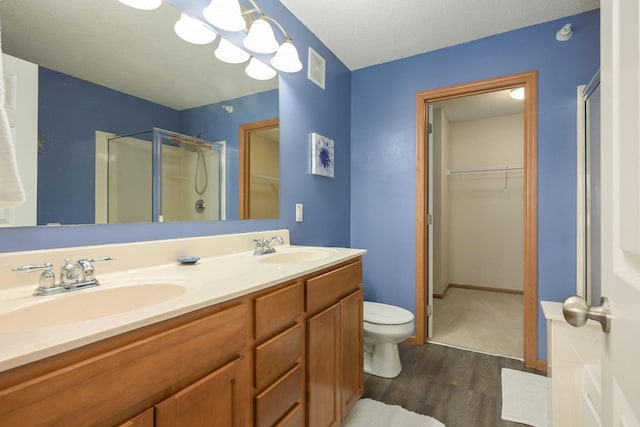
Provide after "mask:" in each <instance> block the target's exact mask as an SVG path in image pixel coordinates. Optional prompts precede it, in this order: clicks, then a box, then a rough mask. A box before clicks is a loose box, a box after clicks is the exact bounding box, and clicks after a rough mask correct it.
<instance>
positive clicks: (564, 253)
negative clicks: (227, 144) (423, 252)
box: [351, 11, 600, 359]
mask: <svg viewBox="0 0 640 427" xmlns="http://www.w3.org/2000/svg"><path fill="white" fill-rule="evenodd" d="M599 17H600V15H599V11H593V12H588V13H585V14H580V15H577V16H572V17H568V18H563V19H561V20H557V21H553V22H548V23H544V24H540V25H535V26H532V27H527V28H524V29H521V30H516V31H511V32H508V33H504V34H499V35H496V36H493V37H488V38H485V39H481V40H477V41H473V42H469V43H465V44H461V45H457V46H453V47H450V48H446V49H442V50H438V51H434V52H430V53H427V54H423V55H418V56H414V57H411V58H408V59H404V60H399V61H394V62H391V63H387V64H382V65H378V66H373V67H369V68H365V69H362V70H358V71H355V72H353V74H352V83H351V84H352V97H351V105H352V107H351V110H352V133H351V146H352V159H353V160H352V162H351V189H352V203H351V244H352V246H354V247H364V248H367V249H368V250H369V253H368V255H367V257H365V261H364V289H365V298H367V299H368V300H372V301H381V302H386V303H389V304H395V305H399V306H402V307H405V308H407V309H409V310H412V311H415V310H414V309H415V277H416V272H415V248H416V240H415V233H416V229H415V210H416V200H415V189H416V175H415V145H416V142H415V132H416V117H415V96H416V93H417V92H420V91H425V90H429V89H436V88H440V87H444V86H450V85H455V84H460V83H466V82H471V81H476V80H482V79H487V78H492V77H498V76H503V75H508V74H513V73H519V72H524V71H529V70H538V298H539V299H541V300H551V301H561V300H562V299H563V298H565V297H567V296H569V295H571V294H572V293H574V292H575V280H576V278H575V252H576V249H575V238H576V235H575V230H576V218H575V216H576V214H575V212H576V205H575V200H576V184H575V181H576V86H578V85H580V84H585V83H588V82H589V80H590V79H591V77H592V76H593V75H594V74H595V72H596V71H597V69H598V67H599V61H600V55H599V48H600V44H599V36H600V32H599ZM567 22H571V23H572V24H573V28H574V31H575V34H574V36H573V38H572V39H571V40H569V41H568V42H565V43H560V42H557V41H556V40H555V33H556V31H557V30H558V29H559V28H560V27H561V26H562V25H563V24H565V23H567ZM390 267H391V268H390ZM538 357H539V358H540V359H546V324H545V322H544V317H543V316H542V313H541V312H540V314H539V316H538Z"/></svg>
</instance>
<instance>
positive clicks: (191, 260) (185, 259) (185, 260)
mask: <svg viewBox="0 0 640 427" xmlns="http://www.w3.org/2000/svg"><path fill="white" fill-rule="evenodd" d="M199 260H200V257H199V256H181V257H178V262H179V263H180V264H195V263H196V262H198V261H199Z"/></svg>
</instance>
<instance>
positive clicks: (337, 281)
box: [306, 261, 362, 313]
mask: <svg viewBox="0 0 640 427" xmlns="http://www.w3.org/2000/svg"><path fill="white" fill-rule="evenodd" d="M361 284H362V261H357V262H354V263H353V264H349V265H345V266H344V267H341V268H338V269H336V270H333V271H330V272H328V273H325V274H322V275H320V276H317V277H314V278H312V279H309V280H307V301H306V307H307V313H315V312H317V311H319V310H322V309H323V308H326V307H329V306H330V305H332V304H334V303H335V302H336V301H338V300H339V299H340V298H341V297H343V296H345V295H348V294H350V293H351V292H353V291H355V290H356V289H358V287H359V286H360V285H361Z"/></svg>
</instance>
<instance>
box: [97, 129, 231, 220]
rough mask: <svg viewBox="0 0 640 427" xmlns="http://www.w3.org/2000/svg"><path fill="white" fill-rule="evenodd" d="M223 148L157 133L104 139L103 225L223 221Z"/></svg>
mask: <svg viewBox="0 0 640 427" xmlns="http://www.w3.org/2000/svg"><path fill="white" fill-rule="evenodd" d="M225 148H226V147H225V142H224V141H222V142H210V141H207V140H205V139H202V138H199V137H193V136H188V135H183V134H180V133H177V132H172V131H168V130H164V129H158V128H153V129H150V130H148V131H143V132H136V133H131V134H126V135H116V136H113V137H110V138H107V156H106V157H107V159H108V160H107V163H108V164H107V175H108V177H107V222H108V223H128V222H150V221H153V222H163V221H167V222H168V221H215V220H223V219H225V197H226V195H225V187H226V185H225V158H226V153H225Z"/></svg>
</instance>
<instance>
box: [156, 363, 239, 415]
mask: <svg viewBox="0 0 640 427" xmlns="http://www.w3.org/2000/svg"><path fill="white" fill-rule="evenodd" d="M249 369H250V367H249V365H248V363H247V359H246V358H240V359H236V360H234V361H233V362H230V363H228V364H227V365H225V366H223V367H222V368H220V369H218V370H217V371H215V372H213V373H211V374H209V375H207V376H206V377H204V378H202V379H201V380H199V381H198V382H196V383H194V384H192V385H190V386H189V387H187V388H185V389H184V390H182V391H180V392H178V393H176V394H174V395H173V396H171V397H170V398H168V399H166V400H164V401H163V402H161V403H159V404H158V405H156V408H155V418H156V426H158V427H170V426H171V427H193V426H203V427H204V426H211V427H232V426H233V427H241V426H248V425H249V420H250V411H251V394H250V393H251V392H250V384H249V380H250V378H249V375H248V374H249Z"/></svg>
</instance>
